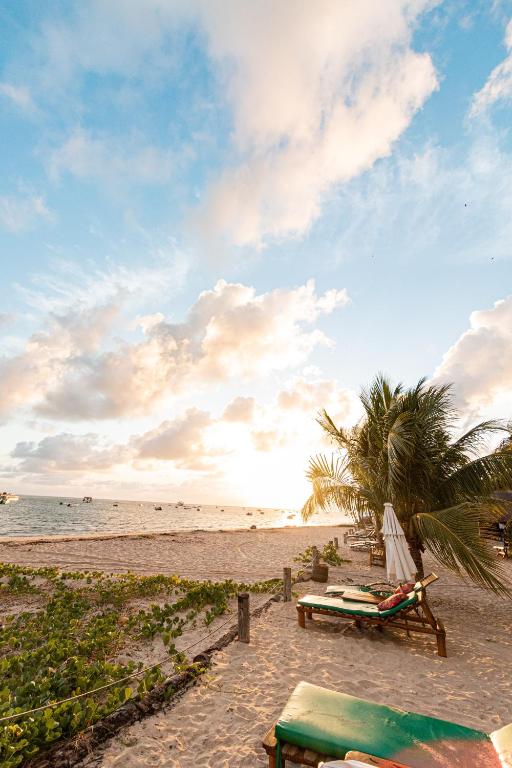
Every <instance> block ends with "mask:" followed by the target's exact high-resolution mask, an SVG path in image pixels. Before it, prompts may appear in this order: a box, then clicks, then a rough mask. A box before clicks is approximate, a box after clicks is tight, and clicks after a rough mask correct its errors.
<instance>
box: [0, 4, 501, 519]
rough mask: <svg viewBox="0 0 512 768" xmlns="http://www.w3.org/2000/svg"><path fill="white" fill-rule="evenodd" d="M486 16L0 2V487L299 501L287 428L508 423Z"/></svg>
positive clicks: (299, 467) (309, 7) (310, 431)
mask: <svg viewBox="0 0 512 768" xmlns="http://www.w3.org/2000/svg"><path fill="white" fill-rule="evenodd" d="M511 117H512V2H509V1H508V0H507V1H506V0H502V1H500V0H494V2H491V0H485V1H482V2H479V1H478V0H473V1H471V0H466V1H463V0H445V1H444V2H441V1H439V2H436V1H435V0H381V2H375V0H347V1H346V2H343V3H341V2H339V0H315V2H312V1H311V0H307V1H306V0H279V2H275V0H257V1H256V2H255V1H254V0H251V2H249V0H188V1H187V2H184V1H183V2H182V0H86V2H78V1H74V0H47V2H45V3H40V2H38V1H37V0H15V1H13V0H0V277H1V283H2V287H3V290H2V302H1V305H0V477H1V478H2V479H1V480H0V483H2V485H3V486H5V487H6V488H8V489H9V490H14V491H16V492H18V493H32V494H37V495H54V494H55V495H58V494H62V495H76V496H82V495H84V494H88V495H93V496H99V497H105V498H129V499H159V500H170V501H171V500H175V499H183V500H184V501H190V502H198V503H208V502H209V503H212V504H219V503H220V504H242V505H250V504H251V505H255V506H258V505H260V506H263V505H266V506H286V507H296V506H299V505H301V503H302V502H303V501H304V500H305V498H306V496H307V495H308V490H309V489H308V485H307V482H306V480H305V476H304V475H305V470H306V468H307V464H308V459H309V457H310V456H311V455H314V454H316V453H318V452H320V451H327V452H329V451H330V446H329V445H328V444H327V443H325V442H324V440H323V438H322V435H321V430H320V428H319V426H318V424H317V423H316V421H315V418H316V414H317V412H318V411H319V410H320V409H321V408H326V409H327V410H328V412H329V413H330V414H331V416H332V417H333V418H334V420H335V421H336V422H337V423H339V424H340V425H346V426H348V425H351V424H354V423H356V422H357V420H358V419H359V418H360V415H361V414H360V409H359V404H358V393H359V391H360V389H361V387H364V386H366V385H368V383H369V382H370V381H371V379H372V378H373V377H374V376H375V374H377V373H378V372H383V373H384V374H386V375H387V376H389V377H390V378H391V379H392V380H393V381H394V382H397V381H403V382H405V383H406V384H413V383H415V382H416V381H417V380H418V379H419V378H420V377H422V376H425V377H427V379H428V380H429V381H434V382H451V383H452V384H453V393H454V398H455V403H456V405H457V407H458V409H459V411H460V414H461V424H463V425H469V424H472V423H474V422H475V421H477V420H479V419H482V418H488V417H498V418H503V419H507V420H508V419H510V418H512V263H511V262H512V136H511V131H510V126H511V124H512V121H511Z"/></svg>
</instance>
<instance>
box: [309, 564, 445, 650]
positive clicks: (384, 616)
mask: <svg viewBox="0 0 512 768" xmlns="http://www.w3.org/2000/svg"><path fill="white" fill-rule="evenodd" d="M437 578H438V577H437V576H436V575H435V573H431V574H430V575H429V576H426V577H425V578H424V579H421V580H420V581H418V582H416V584H415V585H414V589H413V590H412V591H411V592H409V593H408V594H407V598H406V599H405V600H403V601H402V602H401V603H398V605H395V606H394V607H392V608H388V609H387V610H381V611H379V609H378V607H377V604H378V603H379V602H380V599H379V600H377V599H370V600H369V599H368V598H369V595H368V593H365V596H364V597H363V595H361V598H358V595H357V591H356V592H355V593H354V591H353V588H352V587H350V588H348V589H347V590H346V592H348V593H349V594H347V595H346V596H345V594H343V595H342V596H341V597H334V596H332V593H331V594H326V595H324V596H321V595H306V596H305V597H302V598H301V599H300V600H299V601H298V603H297V618H298V622H299V626H300V627H302V628H303V629H305V628H306V617H307V618H308V619H309V620H311V621H312V620H313V614H315V613H317V614H320V615H323V616H335V617H337V618H340V619H348V620H351V621H353V622H354V624H355V626H356V627H358V628H362V627H363V626H364V625H373V626H376V627H380V628H384V627H388V628H390V629H400V630H404V631H405V632H407V635H408V636H409V635H410V633H412V632H416V633H420V634H428V635H435V637H436V640H437V653H438V655H439V656H446V630H445V628H444V625H443V623H442V622H441V621H439V620H438V619H436V618H435V616H434V614H433V613H432V611H431V609H430V606H429V604H428V602H427V596H426V588H427V587H428V586H429V585H430V584H432V583H433V582H434V581H437Z"/></svg>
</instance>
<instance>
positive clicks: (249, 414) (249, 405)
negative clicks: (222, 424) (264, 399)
mask: <svg viewBox="0 0 512 768" xmlns="http://www.w3.org/2000/svg"><path fill="white" fill-rule="evenodd" d="M255 406H256V401H255V399H254V397H235V399H234V400H232V401H231V402H230V403H228V404H227V405H226V408H225V409H224V413H223V414H222V418H223V420H224V421H235V422H240V423H250V422H251V421H252V420H253V418H254V413H255Z"/></svg>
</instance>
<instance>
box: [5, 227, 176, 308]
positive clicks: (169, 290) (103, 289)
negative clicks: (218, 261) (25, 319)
mask: <svg viewBox="0 0 512 768" xmlns="http://www.w3.org/2000/svg"><path fill="white" fill-rule="evenodd" d="M189 266H190V262H189V259H188V258H187V257H186V256H185V254H184V253H182V252H180V251H178V250H177V249H176V247H175V246H174V245H173V244H172V243H171V242H169V243H166V244H165V245H164V246H163V247H161V248H159V249H156V250H155V249H152V250H150V251H149V252H148V253H146V254H145V257H144V264H143V265H141V264H136V265H133V266H124V265H123V264H119V265H117V264H115V265H110V264H109V265H107V266H106V267H104V268H101V267H99V266H98V265H97V264H96V263H95V262H93V261H92V260H91V261H89V262H87V260H85V259H83V260H82V263H78V262H76V261H69V260H68V259H60V260H58V261H57V260H55V261H54V263H53V265H52V268H51V269H48V268H47V269H46V270H45V271H44V272H34V273H33V274H32V275H31V276H30V278H29V279H28V280H27V282H26V283H25V284H24V285H17V286H16V288H17V291H18V293H19V295H20V297H21V299H22V300H23V301H24V302H25V303H26V304H27V305H28V306H29V307H30V308H31V309H32V310H34V309H35V310H39V311H41V312H47V313H50V314H52V315H54V314H57V315H65V314H67V313H68V312H69V311H70V310H73V311H75V310H77V309H79V310H87V309H94V308H95V307H98V306H104V305H107V304H127V303H139V304H141V303H143V302H145V301H147V300H149V299H151V300H153V301H154V300H155V298H157V297H158V298H161V296H162V293H165V295H166V296H167V297H169V296H171V295H172V294H173V293H176V292H177V291H179V290H181V288H183V285H184V283H185V279H186V277H187V273H188V269H189Z"/></svg>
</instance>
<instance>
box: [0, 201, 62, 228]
mask: <svg viewBox="0 0 512 768" xmlns="http://www.w3.org/2000/svg"><path fill="white" fill-rule="evenodd" d="M52 218H53V215H52V213H51V211H50V210H49V208H48V207H47V205H46V203H45V200H44V198H43V197H41V196H40V195H29V196H21V195H0V227H2V228H3V229H6V230H7V232H11V233H13V234H18V233H19V232H26V231H27V230H30V229H33V228H34V227H35V226H36V224H37V223H38V222H39V221H41V220H46V221H51V220H52Z"/></svg>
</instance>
